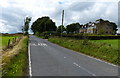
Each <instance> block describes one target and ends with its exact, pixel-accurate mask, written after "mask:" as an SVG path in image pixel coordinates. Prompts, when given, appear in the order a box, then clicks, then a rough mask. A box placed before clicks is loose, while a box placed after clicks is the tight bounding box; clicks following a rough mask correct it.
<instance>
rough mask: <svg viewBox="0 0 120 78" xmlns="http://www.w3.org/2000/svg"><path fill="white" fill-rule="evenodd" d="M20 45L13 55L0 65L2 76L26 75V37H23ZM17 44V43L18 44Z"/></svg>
mask: <svg viewBox="0 0 120 78" xmlns="http://www.w3.org/2000/svg"><path fill="white" fill-rule="evenodd" d="M19 44H20V47H19V49H18V50H16V53H17V54H15V55H14V56H12V57H11V58H9V59H10V60H9V61H7V63H6V64H5V65H4V66H3V67H2V68H3V69H2V76H3V77H5V76H26V75H27V65H28V61H27V58H28V56H27V55H28V54H27V52H28V38H27V37H25V38H24V39H23V40H22V41H21V42H20V43H19ZM19 44H18V45H19Z"/></svg>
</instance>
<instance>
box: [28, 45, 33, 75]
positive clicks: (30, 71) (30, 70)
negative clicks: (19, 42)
mask: <svg viewBox="0 0 120 78" xmlns="http://www.w3.org/2000/svg"><path fill="white" fill-rule="evenodd" d="M28 57H29V75H30V76H32V68H31V58H30V44H29V43H28Z"/></svg>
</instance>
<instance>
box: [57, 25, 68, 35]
mask: <svg viewBox="0 0 120 78" xmlns="http://www.w3.org/2000/svg"><path fill="white" fill-rule="evenodd" d="M63 31H66V29H65V27H64V26H62V25H60V26H58V28H57V33H61V32H62V33H63Z"/></svg>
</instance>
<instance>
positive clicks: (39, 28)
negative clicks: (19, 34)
mask: <svg viewBox="0 0 120 78" xmlns="http://www.w3.org/2000/svg"><path fill="white" fill-rule="evenodd" d="M56 28H57V27H56V25H55V22H53V21H52V20H51V19H50V18H49V17H47V16H45V17H41V18H38V19H37V20H36V21H34V22H33V24H32V26H31V29H32V31H33V32H34V34H35V33H36V32H39V33H42V32H45V31H55V30H56Z"/></svg>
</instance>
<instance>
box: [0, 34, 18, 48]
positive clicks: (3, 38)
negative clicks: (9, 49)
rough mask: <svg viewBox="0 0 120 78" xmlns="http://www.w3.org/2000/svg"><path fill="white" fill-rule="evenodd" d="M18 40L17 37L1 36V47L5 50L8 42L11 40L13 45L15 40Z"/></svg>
mask: <svg viewBox="0 0 120 78" xmlns="http://www.w3.org/2000/svg"><path fill="white" fill-rule="evenodd" d="M15 37H16V38H17V36H0V46H1V47H2V49H3V48H5V47H6V46H7V44H8V40H9V39H10V43H11V44H12V40H13V38H15Z"/></svg>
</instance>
